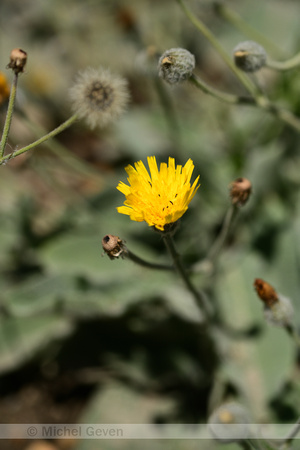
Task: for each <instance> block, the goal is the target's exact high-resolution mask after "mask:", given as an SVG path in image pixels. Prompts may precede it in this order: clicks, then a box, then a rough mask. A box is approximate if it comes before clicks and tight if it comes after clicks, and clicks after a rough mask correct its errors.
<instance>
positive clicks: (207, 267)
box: [193, 205, 239, 272]
mask: <svg viewBox="0 0 300 450" xmlns="http://www.w3.org/2000/svg"><path fill="white" fill-rule="evenodd" d="M238 210H239V208H238V207H237V206H236V205H230V207H229V209H228V211H227V213H226V215H225V218H224V221H223V224H222V228H221V231H220V233H219V234H218V236H217V237H216V240H215V241H214V242H213V244H212V246H211V248H210V250H209V252H208V254H207V256H206V258H205V259H204V260H202V261H199V262H198V263H196V264H195V265H194V267H193V272H207V271H208V272H212V270H213V268H214V264H215V262H216V260H217V259H218V257H219V255H220V253H221V251H222V249H223V246H224V244H225V242H226V240H227V238H228V235H229V233H230V231H231V228H232V224H233V223H234V221H235V218H236V216H237V213H238Z"/></svg>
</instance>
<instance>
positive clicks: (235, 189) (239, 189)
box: [230, 178, 252, 206]
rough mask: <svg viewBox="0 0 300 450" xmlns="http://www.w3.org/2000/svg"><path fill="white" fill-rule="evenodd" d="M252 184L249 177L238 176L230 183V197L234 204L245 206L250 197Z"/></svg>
mask: <svg viewBox="0 0 300 450" xmlns="http://www.w3.org/2000/svg"><path fill="white" fill-rule="evenodd" d="M251 191H252V185H251V183H250V181H249V180H247V178H237V179H236V180H235V181H233V182H232V183H231V184H230V197H231V201H232V204H233V205H237V206H243V205H244V204H245V203H246V202H247V201H248V199H249V197H250V194H251Z"/></svg>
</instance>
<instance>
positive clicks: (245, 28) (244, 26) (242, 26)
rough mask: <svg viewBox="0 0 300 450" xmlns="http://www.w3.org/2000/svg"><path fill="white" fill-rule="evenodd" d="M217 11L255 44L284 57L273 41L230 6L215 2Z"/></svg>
mask: <svg viewBox="0 0 300 450" xmlns="http://www.w3.org/2000/svg"><path fill="white" fill-rule="evenodd" d="M214 7H215V11H216V12H217V14H219V15H220V16H221V17H222V18H223V19H225V20H227V22H229V23H231V25H233V26H235V28H237V29H238V30H239V31H241V32H242V33H243V34H244V35H245V36H248V37H249V38H250V39H252V40H253V41H255V42H258V43H259V44H261V45H262V46H263V47H264V48H265V49H266V50H268V51H270V52H272V53H273V54H276V55H277V56H278V57H280V56H282V55H283V54H284V53H283V51H282V50H281V49H279V48H278V47H277V46H276V45H274V43H273V42H272V41H270V40H269V39H267V38H266V37H265V36H264V35H263V34H262V33H260V32H259V31H257V30H256V29H255V28H253V27H252V26H251V25H249V24H248V23H247V22H246V21H245V20H243V19H242V17H241V16H240V15H239V14H237V12H236V11H234V10H233V9H231V8H230V7H229V6H228V5H225V3H224V2H222V1H216V2H214Z"/></svg>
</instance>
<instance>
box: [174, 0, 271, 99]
mask: <svg viewBox="0 0 300 450" xmlns="http://www.w3.org/2000/svg"><path fill="white" fill-rule="evenodd" d="M177 2H178V3H179V5H180V7H181V8H182V10H183V12H184V13H185V15H186V16H187V18H188V19H189V20H190V21H191V22H192V23H193V24H194V25H195V27H196V28H197V29H198V30H199V31H200V32H201V33H202V34H203V36H205V37H206V39H207V40H208V41H209V42H210V44H211V45H212V46H213V47H214V48H215V50H216V51H217V52H218V53H219V55H220V56H221V58H222V59H223V60H224V62H225V63H226V64H227V66H228V67H229V68H230V69H231V70H232V72H233V73H234V74H235V76H236V77H237V78H238V79H239V80H240V82H241V83H242V84H243V86H244V87H245V89H246V90H247V91H248V92H249V93H250V94H251V95H252V97H254V98H255V100H256V103H262V104H263V103H264V97H261V95H260V93H259V91H258V90H257V88H256V86H255V85H254V84H253V83H252V82H251V80H250V79H249V78H248V77H247V76H246V75H244V73H243V72H242V71H240V70H239V69H238V68H237V67H236V66H235V64H234V62H233V61H232V59H231V58H230V57H229V56H228V55H227V53H226V52H225V50H224V49H223V47H222V46H221V44H220V43H219V41H218V40H217V38H216V37H215V36H214V35H213V34H212V32H211V31H210V30H209V29H208V28H207V26H206V25H205V24H204V23H203V22H202V21H201V20H200V19H198V18H197V17H196V16H195V15H194V14H193V13H192V11H190V10H189V9H188V7H187V6H186V5H185V3H184V1H183V0H177Z"/></svg>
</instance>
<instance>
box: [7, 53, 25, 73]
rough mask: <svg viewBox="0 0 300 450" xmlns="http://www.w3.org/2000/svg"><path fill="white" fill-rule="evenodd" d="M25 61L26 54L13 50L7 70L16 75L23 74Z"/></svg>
mask: <svg viewBox="0 0 300 450" xmlns="http://www.w3.org/2000/svg"><path fill="white" fill-rule="evenodd" d="M26 61H27V53H26V52H24V50H21V49H20V48H14V49H13V50H12V51H11V53H10V62H9V64H7V68H8V69H12V70H13V71H14V72H15V74H16V75H17V74H19V73H21V72H24V67H25V64H26Z"/></svg>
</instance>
